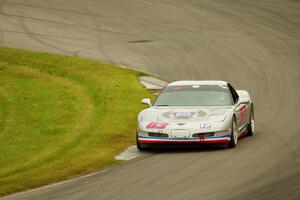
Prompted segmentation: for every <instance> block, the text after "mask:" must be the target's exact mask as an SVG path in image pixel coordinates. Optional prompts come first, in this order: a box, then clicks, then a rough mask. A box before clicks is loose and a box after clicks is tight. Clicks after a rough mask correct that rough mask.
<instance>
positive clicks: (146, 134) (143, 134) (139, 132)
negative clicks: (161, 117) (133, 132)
mask: <svg viewBox="0 0 300 200" xmlns="http://www.w3.org/2000/svg"><path fill="white" fill-rule="evenodd" d="M137 133H138V135H140V136H148V132H146V131H142V130H137Z"/></svg>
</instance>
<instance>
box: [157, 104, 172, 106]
mask: <svg viewBox="0 0 300 200" xmlns="http://www.w3.org/2000/svg"><path fill="white" fill-rule="evenodd" d="M155 106H169V105H164V104H162V105H155Z"/></svg>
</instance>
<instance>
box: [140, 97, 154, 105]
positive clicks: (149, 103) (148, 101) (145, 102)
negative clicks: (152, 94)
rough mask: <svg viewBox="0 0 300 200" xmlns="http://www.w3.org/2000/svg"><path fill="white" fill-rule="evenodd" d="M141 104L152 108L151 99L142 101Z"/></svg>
mask: <svg viewBox="0 0 300 200" xmlns="http://www.w3.org/2000/svg"><path fill="white" fill-rule="evenodd" d="M141 102H142V103H143V104H148V105H149V106H152V104H151V101H150V99H148V98H145V99H142V101H141Z"/></svg>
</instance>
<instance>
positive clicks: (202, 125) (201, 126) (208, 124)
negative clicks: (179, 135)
mask: <svg viewBox="0 0 300 200" xmlns="http://www.w3.org/2000/svg"><path fill="white" fill-rule="evenodd" d="M200 128H211V124H210V123H205V124H200Z"/></svg>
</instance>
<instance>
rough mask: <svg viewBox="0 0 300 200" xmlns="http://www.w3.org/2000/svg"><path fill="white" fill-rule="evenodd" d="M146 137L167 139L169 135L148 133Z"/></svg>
mask: <svg viewBox="0 0 300 200" xmlns="http://www.w3.org/2000/svg"><path fill="white" fill-rule="evenodd" d="M148 135H149V136H152V137H169V135H168V134H165V133H152V132H149V133H148Z"/></svg>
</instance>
